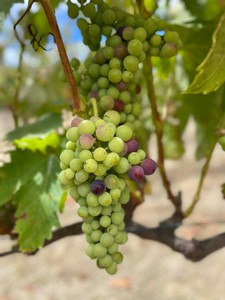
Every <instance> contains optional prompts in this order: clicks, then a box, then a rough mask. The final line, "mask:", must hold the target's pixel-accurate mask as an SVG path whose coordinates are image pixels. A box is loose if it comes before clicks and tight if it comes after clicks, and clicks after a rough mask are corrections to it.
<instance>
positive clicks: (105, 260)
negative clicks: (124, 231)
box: [97, 254, 113, 268]
mask: <svg viewBox="0 0 225 300" xmlns="http://www.w3.org/2000/svg"><path fill="white" fill-rule="evenodd" d="M112 262H113V259H112V256H111V255H109V254H106V256H104V257H102V258H99V259H98V260H97V265H98V266H99V267H100V268H108V267H110V266H111V264H112Z"/></svg>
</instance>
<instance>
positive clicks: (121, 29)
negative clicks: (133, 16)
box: [116, 26, 126, 38]
mask: <svg viewBox="0 0 225 300" xmlns="http://www.w3.org/2000/svg"><path fill="white" fill-rule="evenodd" d="M125 28H126V26H120V27H119V28H118V29H117V31H116V34H118V35H119V36H120V37H121V38H123V36H122V34H123V31H124V29H125Z"/></svg>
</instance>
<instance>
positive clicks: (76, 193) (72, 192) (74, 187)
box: [69, 186, 80, 200]
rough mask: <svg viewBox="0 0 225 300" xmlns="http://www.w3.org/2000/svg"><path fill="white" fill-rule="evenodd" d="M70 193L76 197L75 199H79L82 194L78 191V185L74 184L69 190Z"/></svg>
mask: <svg viewBox="0 0 225 300" xmlns="http://www.w3.org/2000/svg"><path fill="white" fill-rule="evenodd" d="M69 195H70V196H71V197H72V198H73V199H74V200H77V199H79V197H80V195H79V193H78V191H77V187H76V186H73V187H72V188H70V190H69Z"/></svg>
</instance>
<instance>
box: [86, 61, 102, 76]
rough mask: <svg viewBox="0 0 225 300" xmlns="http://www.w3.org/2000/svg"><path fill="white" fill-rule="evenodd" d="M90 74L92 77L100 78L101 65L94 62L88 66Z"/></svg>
mask: <svg viewBox="0 0 225 300" xmlns="http://www.w3.org/2000/svg"><path fill="white" fill-rule="evenodd" d="M87 72H88V75H90V76H91V77H92V78H96V79H97V78H99V77H100V66H99V65H98V64H92V65H90V66H89V67H88V70H87Z"/></svg>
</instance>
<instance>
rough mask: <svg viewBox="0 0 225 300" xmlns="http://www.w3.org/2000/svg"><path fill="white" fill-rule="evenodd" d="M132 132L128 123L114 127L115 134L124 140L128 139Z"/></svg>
mask: <svg viewBox="0 0 225 300" xmlns="http://www.w3.org/2000/svg"><path fill="white" fill-rule="evenodd" d="M132 135H133V132H132V129H131V128H130V127H129V126H128V125H125V124H124V125H120V126H119V127H117V129H116V136H117V137H120V138H121V139H122V140H123V141H124V142H127V141H129V140H130V139H131V138H132Z"/></svg>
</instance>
